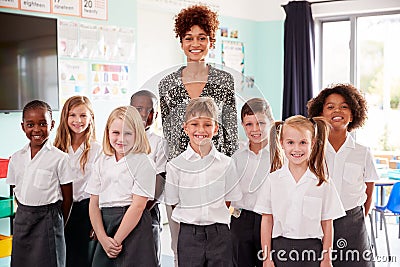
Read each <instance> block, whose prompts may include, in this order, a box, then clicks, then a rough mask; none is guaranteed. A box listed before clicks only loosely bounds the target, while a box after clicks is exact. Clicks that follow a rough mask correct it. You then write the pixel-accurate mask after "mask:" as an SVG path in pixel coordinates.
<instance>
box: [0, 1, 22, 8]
mask: <svg viewBox="0 0 400 267" xmlns="http://www.w3.org/2000/svg"><path fill="white" fill-rule="evenodd" d="M18 4H19V1H18V0H0V7H8V8H19V5H18Z"/></svg>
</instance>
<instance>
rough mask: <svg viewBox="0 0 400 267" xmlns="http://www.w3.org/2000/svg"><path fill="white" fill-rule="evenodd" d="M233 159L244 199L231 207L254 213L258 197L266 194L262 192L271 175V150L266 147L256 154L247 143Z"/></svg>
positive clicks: (235, 202)
mask: <svg viewBox="0 0 400 267" xmlns="http://www.w3.org/2000/svg"><path fill="white" fill-rule="evenodd" d="M232 159H233V161H234V163H235V166H236V170H237V172H238V175H239V181H240V182H239V185H240V189H241V191H242V194H243V197H242V199H240V200H239V201H233V202H232V203H231V206H232V207H234V208H238V209H246V210H250V211H254V206H255V204H256V200H257V196H258V195H260V194H261V195H264V196H265V194H266V192H263V191H262V190H261V185H262V184H263V183H264V181H265V180H266V178H267V177H268V175H269V169H270V165H271V164H270V153H269V148H268V146H266V147H265V148H263V149H261V150H260V151H259V152H258V154H255V153H254V152H253V151H251V150H250V149H249V143H247V144H246V145H245V146H244V147H243V148H241V149H239V150H238V151H236V152H235V154H233V156H232Z"/></svg>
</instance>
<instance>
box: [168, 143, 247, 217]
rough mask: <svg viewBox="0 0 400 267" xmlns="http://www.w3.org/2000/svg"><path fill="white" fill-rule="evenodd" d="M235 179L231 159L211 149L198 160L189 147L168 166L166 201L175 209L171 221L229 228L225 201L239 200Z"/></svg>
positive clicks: (235, 174)
mask: <svg viewBox="0 0 400 267" xmlns="http://www.w3.org/2000/svg"><path fill="white" fill-rule="evenodd" d="M238 184H239V181H238V175H237V172H236V168H235V166H234V164H233V161H232V159H231V158H230V157H228V156H225V155H224V154H222V153H220V152H218V151H217V150H216V149H215V147H214V146H213V147H212V149H211V151H210V153H209V154H208V155H207V156H205V157H203V158H201V157H200V155H198V154H197V153H196V152H195V151H194V150H193V149H192V148H191V146H190V145H188V148H187V149H186V150H185V151H184V152H183V153H182V154H180V155H179V156H178V157H176V158H174V159H172V160H171V161H170V162H168V163H167V182H166V185H165V201H166V204H168V205H176V207H175V209H174V210H173V212H172V219H173V220H174V221H176V222H183V223H188V224H195V225H210V224H214V223H223V224H229V222H230V214H229V209H228V208H227V207H226V204H225V201H235V200H239V199H240V198H241V197H242V194H241V192H240V189H239V185H238Z"/></svg>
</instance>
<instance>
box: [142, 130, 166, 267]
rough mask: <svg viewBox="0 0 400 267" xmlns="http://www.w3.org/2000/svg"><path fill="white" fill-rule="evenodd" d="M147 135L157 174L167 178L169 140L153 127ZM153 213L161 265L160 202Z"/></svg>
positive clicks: (156, 248)
mask: <svg viewBox="0 0 400 267" xmlns="http://www.w3.org/2000/svg"><path fill="white" fill-rule="evenodd" d="M146 136H147V139H148V140H149V143H150V147H151V152H150V154H149V157H150V158H151V159H152V160H153V161H154V164H155V168H156V174H159V175H161V176H162V177H163V178H164V179H165V165H166V164H167V155H168V151H167V147H168V144H167V141H166V140H165V139H164V138H162V137H161V136H159V135H157V134H155V133H154V132H153V131H152V130H151V129H147V130H146ZM162 182H163V183H162V184H160V185H157V184H156V186H162V187H163V186H164V181H162ZM150 215H151V225H152V229H153V239H154V247H155V250H156V256H157V265H158V266H159V267H161V238H160V233H161V223H160V220H161V217H160V209H159V207H158V203H156V204H155V205H154V206H153V208H152V209H150Z"/></svg>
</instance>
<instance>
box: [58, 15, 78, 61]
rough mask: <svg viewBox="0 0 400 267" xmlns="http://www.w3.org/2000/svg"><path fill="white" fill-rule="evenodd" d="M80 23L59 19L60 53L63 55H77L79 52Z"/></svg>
mask: <svg viewBox="0 0 400 267" xmlns="http://www.w3.org/2000/svg"><path fill="white" fill-rule="evenodd" d="M78 41H79V24H78V23H77V22H74V21H63V20H58V54H59V55H60V56H61V57H77V56H78V53H79V42H78Z"/></svg>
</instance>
